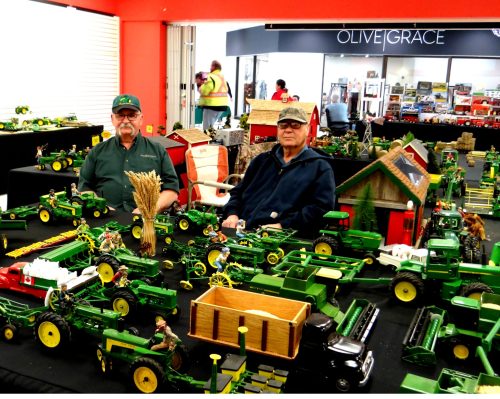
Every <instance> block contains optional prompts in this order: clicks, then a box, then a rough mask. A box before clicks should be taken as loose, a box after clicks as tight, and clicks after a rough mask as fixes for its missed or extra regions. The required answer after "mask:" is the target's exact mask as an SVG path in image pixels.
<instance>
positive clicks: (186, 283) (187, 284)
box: [179, 280, 193, 291]
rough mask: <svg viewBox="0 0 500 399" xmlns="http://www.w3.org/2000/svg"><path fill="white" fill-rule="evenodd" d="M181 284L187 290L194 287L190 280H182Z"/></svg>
mask: <svg viewBox="0 0 500 399" xmlns="http://www.w3.org/2000/svg"><path fill="white" fill-rule="evenodd" d="M179 284H180V286H181V288H183V289H185V290H186V291H191V290H192V289H193V284H191V283H190V282H189V281H186V280H181V282H180V283H179Z"/></svg>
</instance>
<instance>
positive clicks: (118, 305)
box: [111, 291, 137, 318]
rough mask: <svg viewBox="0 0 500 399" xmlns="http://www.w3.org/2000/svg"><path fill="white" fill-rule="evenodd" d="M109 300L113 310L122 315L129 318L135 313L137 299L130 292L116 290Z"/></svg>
mask: <svg viewBox="0 0 500 399" xmlns="http://www.w3.org/2000/svg"><path fill="white" fill-rule="evenodd" d="M111 302H112V304H113V310H114V311H115V312H118V313H120V314H121V315H122V316H123V317H127V318H129V317H132V316H133V315H134V314H135V311H136V308H137V300H136V299H135V298H134V296H133V295H132V294H131V293H130V292H127V291H118V292H116V293H115V294H114V295H113V297H112V299H111Z"/></svg>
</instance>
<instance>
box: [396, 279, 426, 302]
mask: <svg viewBox="0 0 500 399" xmlns="http://www.w3.org/2000/svg"><path fill="white" fill-rule="evenodd" d="M390 288H391V292H392V294H393V296H394V298H395V299H396V300H398V301H399V302H403V303H406V304H413V303H416V302H418V301H419V300H420V299H421V298H422V297H423V295H424V283H423V281H422V280H421V279H420V277H418V276H416V275H415V274H413V273H410V272H401V273H397V274H396V275H395V276H394V278H393V279H392V281H391V286H390Z"/></svg>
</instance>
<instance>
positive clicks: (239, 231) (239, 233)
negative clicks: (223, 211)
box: [236, 219, 246, 238]
mask: <svg viewBox="0 0 500 399" xmlns="http://www.w3.org/2000/svg"><path fill="white" fill-rule="evenodd" d="M245 226H246V223H245V221H244V220H243V219H240V220H238V223H237V224H236V237H238V238H243V237H245Z"/></svg>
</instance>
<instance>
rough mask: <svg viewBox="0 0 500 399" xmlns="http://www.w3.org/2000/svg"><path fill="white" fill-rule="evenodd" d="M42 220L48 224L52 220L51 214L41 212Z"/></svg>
mask: <svg viewBox="0 0 500 399" xmlns="http://www.w3.org/2000/svg"><path fill="white" fill-rule="evenodd" d="M40 220H41V221H42V222H48V221H49V220H50V213H49V212H48V211H47V210H45V209H44V210H43V211H41V212H40Z"/></svg>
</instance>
